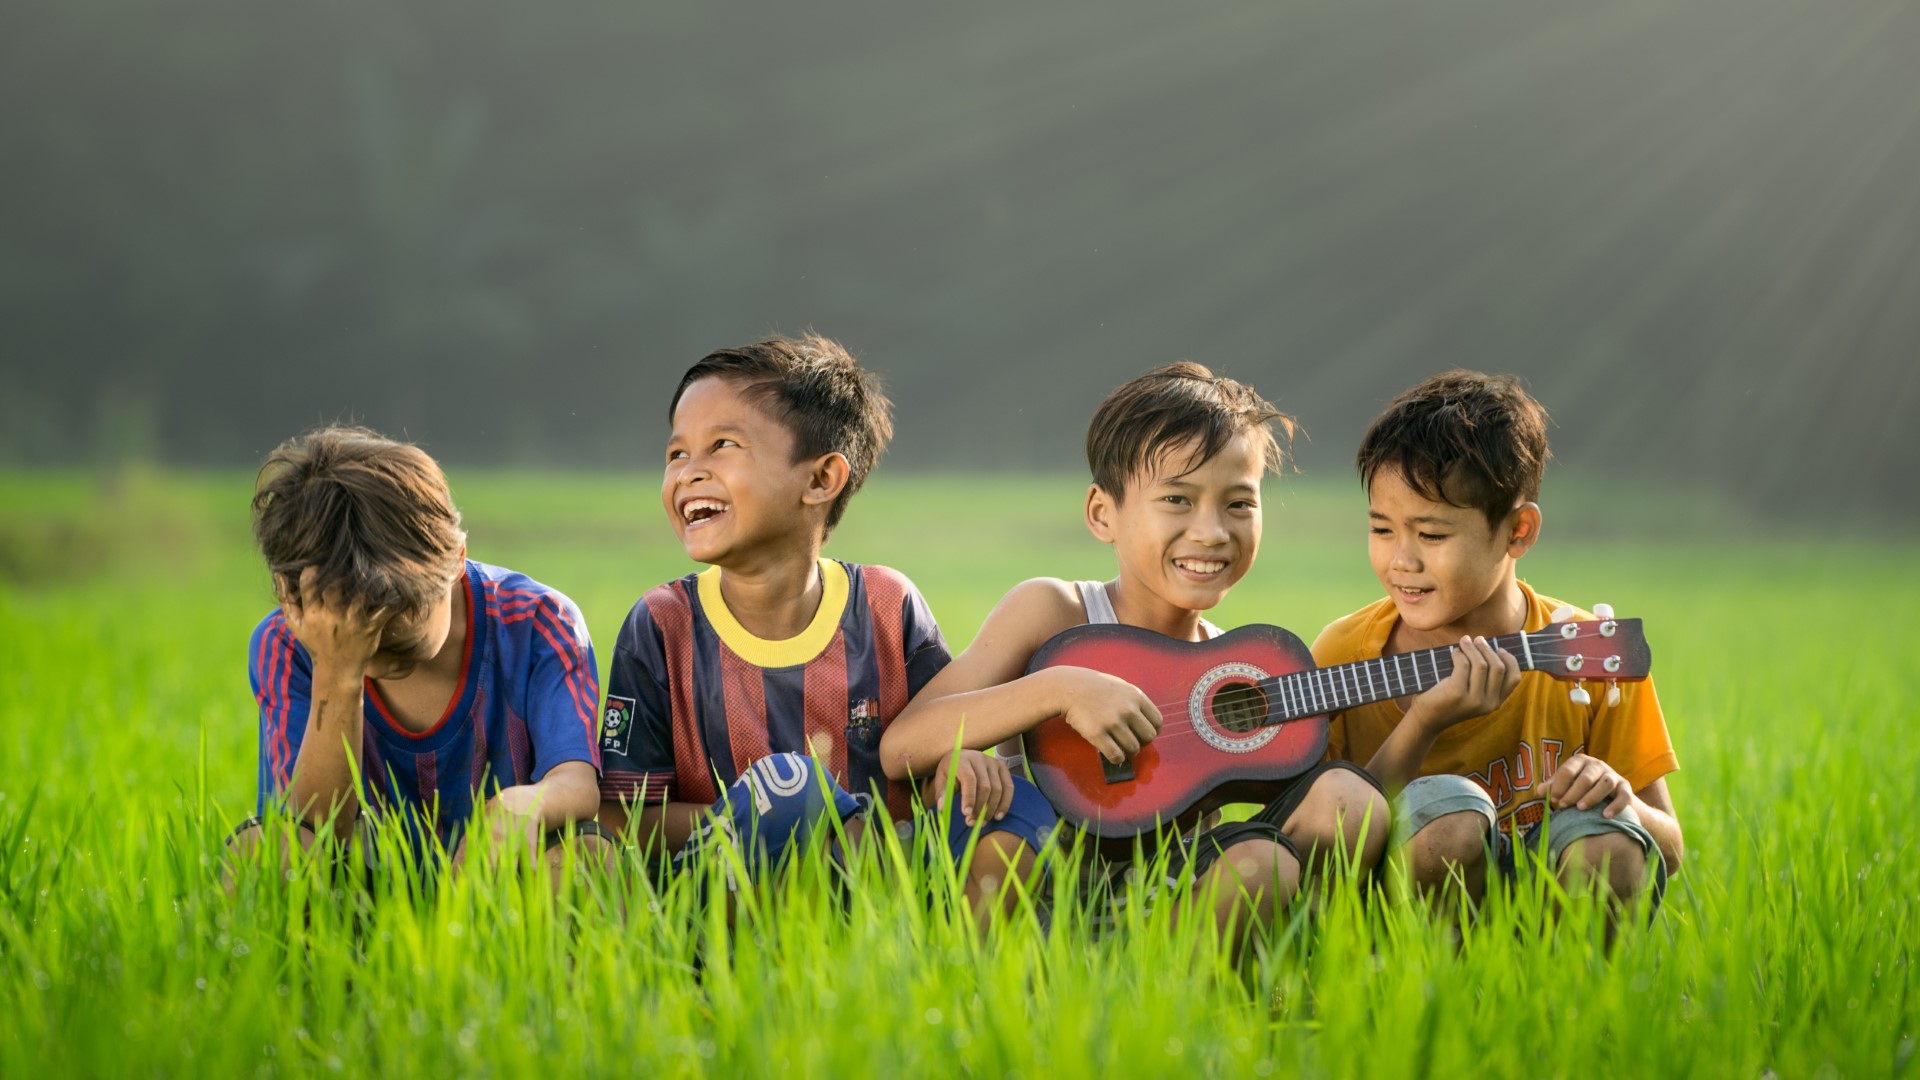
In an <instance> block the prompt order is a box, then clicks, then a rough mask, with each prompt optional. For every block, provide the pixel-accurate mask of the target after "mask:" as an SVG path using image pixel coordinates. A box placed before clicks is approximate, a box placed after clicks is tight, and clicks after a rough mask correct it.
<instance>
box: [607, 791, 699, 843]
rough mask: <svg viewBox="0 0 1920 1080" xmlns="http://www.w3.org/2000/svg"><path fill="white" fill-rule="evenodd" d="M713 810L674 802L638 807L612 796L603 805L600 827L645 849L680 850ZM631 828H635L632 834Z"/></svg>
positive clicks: (693, 804)
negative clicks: (662, 846) (703, 818)
mask: <svg viewBox="0 0 1920 1080" xmlns="http://www.w3.org/2000/svg"><path fill="white" fill-rule="evenodd" d="M709 810H710V807H708V806H706V805H704V804H702V803H683V802H670V803H653V804H651V805H646V806H634V805H633V804H631V803H623V802H621V801H619V800H617V799H608V800H606V801H604V802H602V803H601V804H600V827H601V828H603V829H606V830H607V831H609V832H611V833H613V834H614V835H616V836H619V837H622V838H625V839H628V840H631V841H632V842H633V843H634V844H636V845H638V846H639V847H640V848H641V850H643V851H652V850H654V849H655V848H657V847H659V846H661V845H664V846H665V847H666V849H667V850H668V851H678V850H680V848H681V847H682V846H684V845H685V844H686V842H687V841H688V840H690V839H692V837H693V834H694V831H695V830H696V829H698V828H699V827H700V819H701V818H702V817H703V816H705V815H706V814H707V813H708V811H709ZM629 828H631V830H632V834H631V835H630V836H629V834H628V830H629Z"/></svg>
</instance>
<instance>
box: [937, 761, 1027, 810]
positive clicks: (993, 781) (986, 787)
mask: <svg viewBox="0 0 1920 1080" xmlns="http://www.w3.org/2000/svg"><path fill="white" fill-rule="evenodd" d="M949 775H951V777H952V779H953V781H954V785H955V786H956V787H957V788H958V789H959V793H960V813H961V814H962V815H963V817H964V818H965V820H966V823H967V824H968V825H977V824H979V823H980V822H981V821H985V820H992V821H999V820H1000V819H1001V818H1004V817H1006V816H1007V811H1008V810H1009V809H1011V808H1012V806H1013V771H1012V770H1011V769H1009V768H1007V763H1006V762H1004V761H1001V760H1000V759H999V758H997V757H990V756H988V755H986V754H983V753H981V752H980V751H978V750H962V751H960V753H959V754H957V755H954V754H949V755H948V756H946V757H943V758H941V759H940V767H939V768H938V769H937V770H935V771H934V774H933V790H934V791H935V792H936V793H937V794H936V796H935V797H936V798H937V799H939V800H941V801H943V802H944V800H945V799H946V797H947V781H948V778H949Z"/></svg>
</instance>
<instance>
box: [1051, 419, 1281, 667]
mask: <svg viewBox="0 0 1920 1080" xmlns="http://www.w3.org/2000/svg"><path fill="white" fill-rule="evenodd" d="M1191 452H1192V445H1191V444H1190V443H1188V444H1183V445H1181V446H1176V447H1172V448H1170V449H1169V450H1167V451H1166V452H1164V453H1162V454H1160V455H1159V456H1158V457H1156V458H1155V459H1154V461H1153V463H1152V464H1151V465H1150V466H1149V467H1148V468H1147V469H1145V470H1144V471H1143V472H1141V473H1140V475H1138V476H1135V477H1133V478H1132V479H1131V480H1129V481H1128V482H1127V485H1126V495H1125V498H1123V499H1120V500H1115V499H1114V498H1113V497H1112V496H1111V495H1110V494H1108V493H1107V492H1106V491H1105V490H1104V489H1102V488H1101V487H1100V486H1099V485H1097V484H1096V485H1094V486H1093V488H1092V489H1091V490H1090V491H1089V492H1088V495H1087V527H1088V528H1089V529H1090V530H1092V532H1093V534H1094V535H1095V536H1096V537H1099V538H1100V539H1101V540H1102V541H1105V542H1106V543H1110V544H1112V545H1113V546H1114V553H1115V554H1116V555H1117V556H1118V557H1119V561H1120V578H1119V582H1118V585H1117V589H1116V592H1117V595H1116V596H1115V598H1114V601H1115V609H1116V612H1117V613H1118V614H1119V615H1120V617H1121V619H1122V621H1124V622H1128V623H1132V624H1134V625H1139V626H1146V627H1148V628H1149V629H1156V630H1161V631H1162V632H1173V633H1178V634H1191V633H1192V631H1193V630H1194V628H1195V627H1196V626H1197V625H1198V614H1199V613H1200V612H1202V611H1205V610H1207V609H1209V608H1211V607H1213V606H1214V605H1216V604H1218V603H1219V602H1220V601H1221V600H1222V599H1223V598H1225V596H1226V595H1227V591H1228V590H1229V589H1231V588H1233V586H1234V584H1235V583H1236V582H1238V581H1239V580H1240V579H1241V578H1242V577H1244V576H1245V575H1246V573H1247V571H1248V569H1250V568H1251V567H1252V566H1253V558H1254V555H1255V554H1256V553H1257V552H1258V551H1259V550H1260V479H1261V476H1262V475H1263V474H1264V473H1265V471H1266V457H1265V453H1264V451H1263V449H1262V448H1260V447H1259V446H1257V445H1256V444H1255V442H1254V440H1253V439H1252V438H1250V437H1248V436H1247V435H1245V434H1241V435H1236V436H1234V437H1233V438H1232V439H1231V440H1229V441H1228V442H1227V444H1226V445H1225V446H1223V447H1221V449H1220V452H1219V453H1217V454H1215V455H1214V456H1213V457H1211V458H1208V459H1207V460H1206V461H1204V462H1201V463H1200V464H1199V465H1198V466H1197V467H1195V468H1194V469H1193V470H1192V471H1191V472H1186V473H1181V472H1180V470H1181V469H1183V468H1185V467H1186V466H1187V465H1188V464H1189V462H1188V457H1189V455H1190V454H1191Z"/></svg>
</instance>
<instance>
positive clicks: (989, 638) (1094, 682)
mask: <svg viewBox="0 0 1920 1080" xmlns="http://www.w3.org/2000/svg"><path fill="white" fill-rule="evenodd" d="M1084 621H1086V620H1085V614H1084V612H1082V610H1081V608H1080V604H1079V601H1078V599H1077V598H1076V597H1075V596H1073V595H1072V590H1071V589H1070V588H1069V587H1068V586H1067V584H1066V583H1065V582H1062V581H1058V580H1055V579H1052V578H1036V579H1034V580H1032V581H1027V582H1022V583H1021V584H1019V585H1016V586H1015V587H1014V588H1013V589H1012V590H1011V591H1010V592H1008V593H1007V595H1006V596H1004V597H1002V598H1001V600H1000V603H999V604H998V605H996V606H995V607H994V609H993V611H992V613H991V614H989V615H988V616H987V621H986V622H985V623H983V624H982V625H981V627H980V633H979V635H978V636H976V637H975V638H974V639H973V644H971V645H969V646H967V649H966V651H965V652H963V653H961V654H960V655H959V656H958V657H956V658H955V659H954V661H953V662H952V663H950V664H948V665H947V666H946V668H945V669H943V670H942V671H941V672H940V674H938V675H936V676H934V677H933V680H932V681H931V682H929V683H928V684H927V685H926V688H925V689H923V690H922V691H921V692H920V693H919V695H918V696H916V697H915V698H914V699H913V700H912V701H911V702H909V703H908V705H907V707H906V708H905V709H904V710H902V711H901V713H900V715H899V716H898V717H897V718H895V720H894V721H893V723H892V724H889V725H888V726H887V730H886V731H885V733H883V734H882V735H881V737H880V762H881V765H882V766H883V767H884V768H885V769H886V772H887V776H888V777H889V778H891V779H894V780H904V779H908V778H910V777H923V778H924V777H927V776H931V775H932V774H933V773H934V771H935V770H936V768H937V767H938V765H939V763H940V761H941V760H942V759H943V758H945V757H947V756H948V755H950V754H952V753H953V750H954V746H955V744H956V743H959V744H960V745H961V746H963V747H964V748H966V749H969V750H984V749H986V748H987V747H990V746H992V745H994V744H995V743H998V742H1001V741H1002V740H1005V739H1007V738H1010V737H1012V736H1016V735H1019V734H1021V733H1023V732H1025V731H1026V730H1027V729H1028V728H1031V727H1033V726H1034V725H1035V724H1038V723H1039V722H1040V721H1042V720H1045V719H1047V718H1049V717H1053V716H1064V717H1066V719H1067V722H1068V723H1069V724H1071V725H1072V726H1073V729H1074V730H1075V731H1078V732H1079V733H1080V734H1081V735H1082V736H1083V737H1085V738H1086V740H1087V741H1088V742H1089V743H1092V744H1093V746H1094V748H1095V749H1097V750H1099V751H1100V753H1101V754H1102V755H1103V756H1105V757H1106V758H1107V759H1108V760H1109V761H1113V762H1116V763H1117V762H1120V761H1124V760H1126V758H1127V757H1128V756H1130V755H1132V754H1134V753H1136V752H1137V751H1138V750H1139V749H1140V747H1141V746H1142V745H1143V744H1145V743H1147V742H1150V741H1152V739H1153V737H1154V735H1155V734H1156V733H1158V731H1159V730H1160V722H1161V721H1160V711H1159V710H1158V709H1156V708H1154V705H1153V702H1151V701H1149V700H1148V699H1147V696H1146V695H1145V694H1143V693H1141V692H1140V691H1139V690H1138V689H1136V688H1135V687H1133V686H1132V685H1131V684H1130V683H1128V682H1126V681H1125V680H1123V679H1118V678H1115V677H1114V676H1112V675H1107V674H1104V673H1102V672H1098V671H1091V670H1088V669H1086V668H1070V667H1062V668H1048V669H1046V670H1044V671H1036V672H1034V673H1033V674H1031V675H1028V674H1026V670H1027V663H1028V662H1029V661H1030V660H1032V659H1033V654H1034V653H1036V652H1038V651H1039V650H1040V646H1042V645H1044V644H1046V642H1047V639H1048V638H1051V637H1052V636H1053V635H1055V634H1057V633H1059V632H1060V631H1062V630H1065V629H1067V628H1068V627H1071V626H1077V625H1079V624H1080V623H1082V622H1084Z"/></svg>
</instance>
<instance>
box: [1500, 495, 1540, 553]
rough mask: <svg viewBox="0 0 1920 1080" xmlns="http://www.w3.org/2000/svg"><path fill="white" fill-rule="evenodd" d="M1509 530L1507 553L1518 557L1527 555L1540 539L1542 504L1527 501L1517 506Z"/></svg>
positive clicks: (1510, 520) (1509, 521)
mask: <svg viewBox="0 0 1920 1080" xmlns="http://www.w3.org/2000/svg"><path fill="white" fill-rule="evenodd" d="M1507 530H1508V531H1507V554H1508V555H1511V556H1512V557H1514V558H1516V559H1517V558H1519V557H1520V556H1522V555H1525V554H1526V553H1527V551H1528V549H1529V548H1531V547H1533V545H1534V542H1535V541H1537V540H1539V539H1540V504H1539V503H1531V502H1525V503H1521V504H1520V505H1519V506H1517V507H1515V508H1514V511H1513V516H1512V517H1511V518H1509V519H1508V524H1507Z"/></svg>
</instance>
